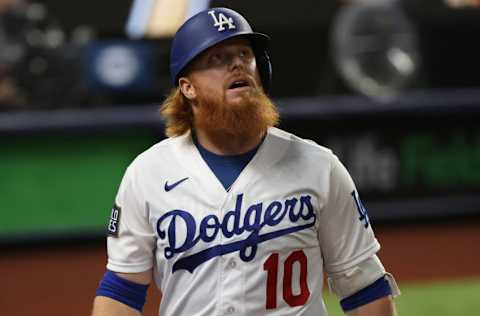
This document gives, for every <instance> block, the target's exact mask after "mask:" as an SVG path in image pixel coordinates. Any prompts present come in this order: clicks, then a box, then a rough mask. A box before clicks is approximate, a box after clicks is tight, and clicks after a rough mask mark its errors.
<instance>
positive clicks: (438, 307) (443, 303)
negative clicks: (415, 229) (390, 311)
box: [325, 279, 480, 316]
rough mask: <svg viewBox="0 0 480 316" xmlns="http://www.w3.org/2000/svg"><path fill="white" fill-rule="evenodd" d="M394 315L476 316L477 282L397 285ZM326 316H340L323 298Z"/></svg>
mask: <svg viewBox="0 0 480 316" xmlns="http://www.w3.org/2000/svg"><path fill="white" fill-rule="evenodd" d="M399 286H400V289H401V292H402V294H401V295H400V296H399V297H397V298H396V300H395V302H396V305H397V311H398V315H405V316H430V315H432V316H433V315H435V316H457V315H458V316H460V315H462V316H476V315H479V314H480V279H471V280H470V279H468V280H455V281H441V282H440V281H437V282H426V283H419V284H415V283H405V284H400V285H399ZM325 304H326V305H327V308H328V310H329V313H330V316H340V315H344V314H343V312H342V310H341V309H340V305H339V304H338V302H337V299H336V298H335V297H333V296H332V295H330V294H327V295H326V301H325Z"/></svg>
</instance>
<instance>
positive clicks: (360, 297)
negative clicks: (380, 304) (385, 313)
mask: <svg viewBox="0 0 480 316" xmlns="http://www.w3.org/2000/svg"><path fill="white" fill-rule="evenodd" d="M391 294H392V289H391V288H390V285H389V283H388V281H387V280H386V279H385V277H381V278H380V279H378V280H377V281H375V282H374V283H372V284H371V285H369V286H367V287H366V288H364V289H362V290H360V291H358V292H357V293H355V294H353V295H351V296H349V297H347V298H344V299H343V300H341V301H340V305H341V306H342V309H343V310H344V311H345V312H347V311H351V310H353V309H355V308H357V307H360V306H362V305H366V304H368V303H370V302H373V301H375V300H377V299H379V298H382V297H385V296H388V295H391Z"/></svg>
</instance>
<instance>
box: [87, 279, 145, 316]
mask: <svg viewBox="0 0 480 316" xmlns="http://www.w3.org/2000/svg"><path fill="white" fill-rule="evenodd" d="M147 289H148V285H144V284H138V283H134V282H131V281H128V280H125V279H123V278H121V277H119V276H118V275H117V274H116V273H115V272H113V271H110V270H107V272H105V274H104V276H103V279H102V280H101V281H100V284H99V286H98V289H97V292H96V295H97V296H106V297H109V298H111V299H114V300H116V301H119V302H121V303H123V304H125V305H128V306H130V307H131V308H134V309H136V310H138V311H140V312H141V311H142V309H143V305H145V300H146V297H147Z"/></svg>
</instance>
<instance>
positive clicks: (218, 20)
mask: <svg viewBox="0 0 480 316" xmlns="http://www.w3.org/2000/svg"><path fill="white" fill-rule="evenodd" d="M208 14H210V16H211V17H212V19H213V22H214V24H213V26H215V27H216V28H217V30H218V31H219V32H222V31H225V25H226V24H228V29H229V30H232V29H235V24H234V23H233V19H232V18H231V17H228V18H227V17H226V16H225V14H223V13H222V12H220V13H219V14H218V17H217V16H216V15H215V10H210V11H208Z"/></svg>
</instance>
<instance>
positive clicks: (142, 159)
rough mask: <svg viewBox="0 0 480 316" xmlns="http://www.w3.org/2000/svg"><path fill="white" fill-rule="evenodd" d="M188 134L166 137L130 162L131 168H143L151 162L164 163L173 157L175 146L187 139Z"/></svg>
mask: <svg viewBox="0 0 480 316" xmlns="http://www.w3.org/2000/svg"><path fill="white" fill-rule="evenodd" d="M185 137H187V135H182V136H178V137H169V138H165V139H163V140H161V141H159V142H157V143H156V144H153V145H152V146H150V147H149V148H148V149H146V150H144V151H143V152H141V153H140V154H139V155H138V156H137V157H136V158H135V159H134V160H133V161H132V162H131V164H130V168H142V167H146V166H150V165H151V164H164V165H166V164H165V163H166V162H167V161H169V160H171V159H172V156H173V153H174V151H175V148H176V147H178V146H180V145H181V144H182V143H184V141H185Z"/></svg>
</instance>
